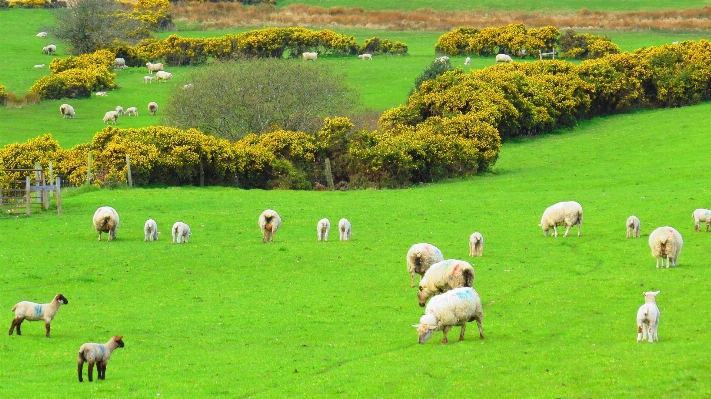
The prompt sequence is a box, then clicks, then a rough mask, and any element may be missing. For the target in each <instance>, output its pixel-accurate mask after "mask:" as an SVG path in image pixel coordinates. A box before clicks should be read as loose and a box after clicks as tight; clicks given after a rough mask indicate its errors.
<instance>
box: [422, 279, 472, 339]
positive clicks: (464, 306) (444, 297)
mask: <svg viewBox="0 0 711 399" xmlns="http://www.w3.org/2000/svg"><path fill="white" fill-rule="evenodd" d="M474 320H476V325H477V327H479V339H484V328H483V327H482V325H481V323H482V322H483V321H484V307H483V306H482V304H481V298H480V297H479V294H478V293H477V292H476V290H474V288H471V287H460V288H455V289H453V290H451V291H447V292H445V293H444V294H440V295H437V296H435V297H434V298H432V300H431V301H430V303H428V304H427V308H426V309H425V314H424V315H423V316H422V317H420V324H413V325H412V326H413V327H415V328H416V329H417V334H418V339H417V342H418V343H420V344H424V343H425V342H427V340H428V339H430V337H431V336H432V333H434V332H435V331H440V330H441V331H442V333H443V334H444V337H443V338H442V344H443V345H444V344H446V343H447V342H448V341H447V332H449V329H450V328H452V327H453V326H461V330H460V332H459V340H460V341H464V330H465V329H466V327H467V322H470V321H474Z"/></svg>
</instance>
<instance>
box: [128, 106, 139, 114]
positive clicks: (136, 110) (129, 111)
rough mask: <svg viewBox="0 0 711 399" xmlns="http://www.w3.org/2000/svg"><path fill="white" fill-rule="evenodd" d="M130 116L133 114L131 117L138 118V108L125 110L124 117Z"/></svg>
mask: <svg viewBox="0 0 711 399" xmlns="http://www.w3.org/2000/svg"><path fill="white" fill-rule="evenodd" d="M131 114H133V116H138V108H136V107H128V108H126V116H131Z"/></svg>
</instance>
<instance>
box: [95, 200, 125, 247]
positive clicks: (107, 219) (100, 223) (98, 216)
mask: <svg viewBox="0 0 711 399" xmlns="http://www.w3.org/2000/svg"><path fill="white" fill-rule="evenodd" d="M93 222H94V229H96V231H97V232H98V233H99V241H101V233H108V235H109V238H108V240H107V241H111V240H114V239H116V230H118V227H119V215H118V212H116V209H114V208H112V207H110V206H102V207H101V208H99V209H97V210H96V212H94V219H93Z"/></svg>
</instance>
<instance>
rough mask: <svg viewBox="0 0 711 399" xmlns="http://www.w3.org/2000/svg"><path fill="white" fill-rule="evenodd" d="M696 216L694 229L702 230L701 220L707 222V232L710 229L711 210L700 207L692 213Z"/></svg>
mask: <svg viewBox="0 0 711 399" xmlns="http://www.w3.org/2000/svg"><path fill="white" fill-rule="evenodd" d="M691 217H692V218H694V230H696V231H701V222H706V232H707V233H708V231H709V225H710V224H711V210H708V209H704V208H699V209H697V210H695V211H694V213H692V214H691Z"/></svg>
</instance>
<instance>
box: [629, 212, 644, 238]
mask: <svg viewBox="0 0 711 399" xmlns="http://www.w3.org/2000/svg"><path fill="white" fill-rule="evenodd" d="M641 226H642V224H641V223H640V221H639V218H638V217H637V216H635V215H632V216H630V217H628V218H627V238H630V237H633V238H635V237H636V238H639V229H640V227H641Z"/></svg>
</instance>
